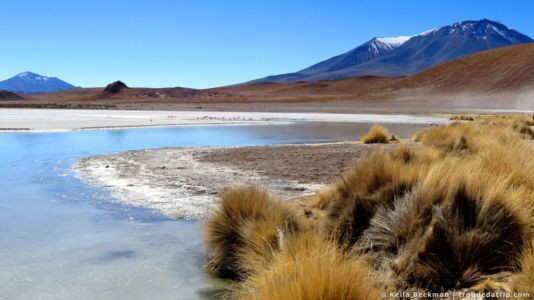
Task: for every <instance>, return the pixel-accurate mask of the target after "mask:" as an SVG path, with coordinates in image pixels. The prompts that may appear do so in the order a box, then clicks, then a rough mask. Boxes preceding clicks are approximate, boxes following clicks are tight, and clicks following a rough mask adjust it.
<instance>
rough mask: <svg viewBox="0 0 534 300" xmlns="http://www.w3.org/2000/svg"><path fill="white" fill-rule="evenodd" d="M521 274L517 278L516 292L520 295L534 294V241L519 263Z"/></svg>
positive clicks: (515, 280)
mask: <svg viewBox="0 0 534 300" xmlns="http://www.w3.org/2000/svg"><path fill="white" fill-rule="evenodd" d="M519 268H520V270H521V272H520V273H519V274H517V275H516V276H515V278H514V279H513V280H514V291H515V292H518V293H525V292H526V293H530V296H532V294H533V293H534V240H532V241H530V244H529V247H528V248H527V250H526V251H524V252H523V254H522V255H521V258H520V262H519Z"/></svg>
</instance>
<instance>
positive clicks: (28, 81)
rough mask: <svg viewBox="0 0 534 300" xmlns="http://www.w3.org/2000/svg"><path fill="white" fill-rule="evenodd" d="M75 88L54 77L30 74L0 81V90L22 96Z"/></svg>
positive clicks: (21, 74) (26, 73)
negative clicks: (21, 94)
mask: <svg viewBox="0 0 534 300" xmlns="http://www.w3.org/2000/svg"><path fill="white" fill-rule="evenodd" d="M74 88H76V87H75V86H73V85H72V84H70V83H67V82H65V81H63V80H61V79H59V78H56V77H46V76H42V75H39V74H35V73H31V72H23V73H20V74H18V75H16V76H14V77H12V78H9V79H6V80H4V81H0V89H3V90H6V91H10V92H14V93H23V94H34V93H51V92H57V91H63V90H70V89H74Z"/></svg>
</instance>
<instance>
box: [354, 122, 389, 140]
mask: <svg viewBox="0 0 534 300" xmlns="http://www.w3.org/2000/svg"><path fill="white" fill-rule="evenodd" d="M391 137H392V136H391V135H390V134H389V132H388V130H387V129H386V128H385V127H384V126H382V125H373V127H371V129H370V130H369V132H367V133H366V134H365V135H363V136H362V137H361V139H360V140H361V141H362V142H363V143H364V144H375V143H379V144H387V143H388V142H389V141H390V139H391Z"/></svg>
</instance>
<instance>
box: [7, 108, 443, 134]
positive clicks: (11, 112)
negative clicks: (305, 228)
mask: <svg viewBox="0 0 534 300" xmlns="http://www.w3.org/2000/svg"><path fill="white" fill-rule="evenodd" d="M296 121H315V122H353V123H403V124H441V123H446V122H447V121H448V118H447V117H445V116H433V115H428V116H422V115H386V114H343V113H280V112H276V113H275V112H219V111H215V112H208V111H139V110H69V109H19V108H15V109H0V131H19V130H28V131H30V130H33V131H58V130H83V129H108V128H124V127H144V126H174V125H210V124H261V123H266V122H268V123H274V122H296Z"/></svg>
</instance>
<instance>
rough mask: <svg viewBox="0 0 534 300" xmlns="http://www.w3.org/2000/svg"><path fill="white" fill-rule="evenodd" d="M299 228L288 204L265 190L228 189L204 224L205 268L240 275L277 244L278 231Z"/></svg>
mask: <svg viewBox="0 0 534 300" xmlns="http://www.w3.org/2000/svg"><path fill="white" fill-rule="evenodd" d="M299 227H300V225H299V221H298V219H297V218H296V215H294V213H293V212H292V211H291V210H290V209H289V207H287V206H286V205H285V204H284V203H283V202H281V201H279V200H276V199H272V198H271V197H270V196H269V194H268V193H267V192H266V191H264V190H260V189H258V188H254V187H236V188H232V189H228V190H226V191H224V192H222V195H221V201H220V205H219V207H218V208H217V210H216V211H215V212H214V213H213V214H212V216H211V218H210V220H209V222H207V223H206V226H205V242H206V245H207V247H208V248H209V249H210V252H211V253H210V259H209V261H208V264H207V267H208V269H209V270H210V271H212V272H213V273H215V274H217V275H219V276H221V277H223V278H231V279H239V278H244V277H245V276H246V275H248V274H249V273H250V272H251V271H252V269H251V268H250V265H249V263H248V262H249V261H255V262H256V263H257V262H258V261H263V260H264V259H266V258H267V257H268V256H269V253H271V252H272V251H274V250H275V249H277V248H278V247H279V243H280V241H279V239H280V237H281V235H282V234H284V233H287V232H296V231H298V230H299V229H300V228H299Z"/></svg>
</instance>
